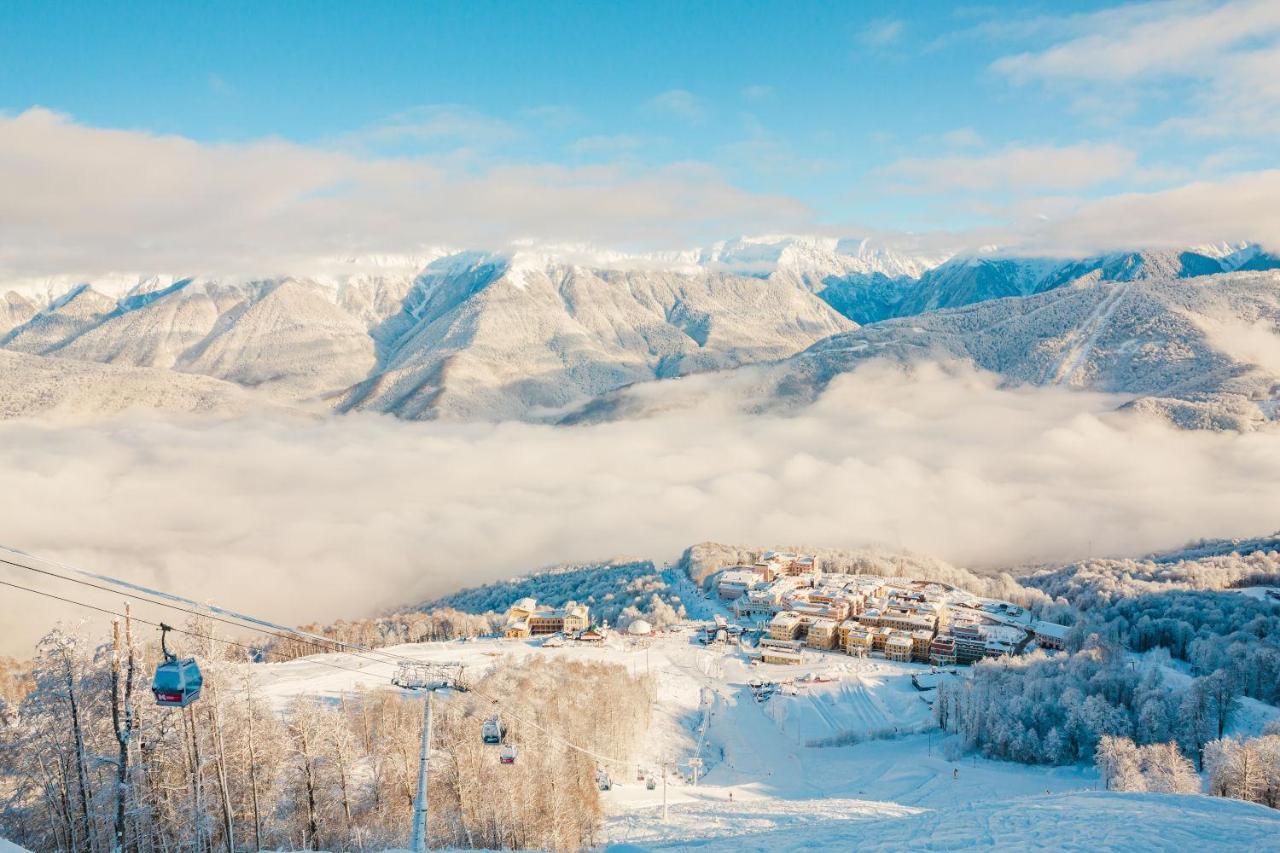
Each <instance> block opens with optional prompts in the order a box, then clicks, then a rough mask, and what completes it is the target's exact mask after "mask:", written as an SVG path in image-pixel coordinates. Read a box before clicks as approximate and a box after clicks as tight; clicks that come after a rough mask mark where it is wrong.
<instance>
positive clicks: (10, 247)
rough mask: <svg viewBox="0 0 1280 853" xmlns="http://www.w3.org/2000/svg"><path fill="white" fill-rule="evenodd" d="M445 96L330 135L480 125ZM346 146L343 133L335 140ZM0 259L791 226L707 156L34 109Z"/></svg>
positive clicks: (227, 265) (210, 261)
mask: <svg viewBox="0 0 1280 853" xmlns="http://www.w3.org/2000/svg"><path fill="white" fill-rule="evenodd" d="M498 133H499V128H496V127H495V126H492V124H491V123H489V122H487V121H486V120H484V119H483V118H481V117H477V116H476V115H474V114H471V113H465V112H462V111H460V110H458V109H453V110H433V111H417V112H415V113H411V114H405V115H403V116H398V117H396V118H395V120H394V121H392V122H390V123H388V124H387V125H385V126H383V127H379V128H376V129H373V130H371V131H369V132H367V133H365V134H363V135H362V136H361V137H360V138H359V139H358V140H347V141H346V143H351V144H357V147H358V145H360V144H364V143H367V142H370V141H374V140H385V139H387V138H390V139H403V138H432V139H450V138H453V139H455V141H456V140H458V139H472V140H475V141H476V142H477V143H478V142H479V140H480V139H482V138H485V137H493V136H495V135H497V134H498ZM346 143H344V144H346ZM0 186H3V187H4V188H5V191H4V192H3V193H2V194H0V272H3V271H5V270H6V269H7V270H9V271H11V272H13V273H17V274H23V275H32V274H36V275H39V274H56V273H73V274H76V273H82V274H83V273H101V272H103V271H106V270H112V269H127V270H143V271H154V272H162V271H175V270H176V271H183V272H189V271H215V272H245V273H250V274H263V273H273V272H294V271H296V269H297V265H298V264H301V263H305V262H306V261H308V260H311V259H314V258H315V257H317V256H325V255H331V254H344V255H345V254H349V253H353V252H354V253H383V252H412V251H414V250H415V249H418V248H422V247H424V246H431V245H454V246H463V247H468V248H496V247H499V246H503V245H505V244H507V243H509V242H511V241H513V240H517V239H527V238H532V239H540V240H546V241H562V242H564V241H568V242H600V243H604V244H607V245H616V244H631V245H634V244H638V243H639V244H646V243H647V244H660V245H671V244H676V245H683V244H686V243H687V242H688V241H689V240H690V239H691V238H699V239H711V238H712V237H720V236H723V235H724V234H726V233H729V234H732V233H736V232H737V231H739V230H743V229H745V230H753V229H761V230H769V229H771V228H777V227H782V228H787V227H800V226H803V225H805V224H808V223H809V222H810V216H809V212H808V210H807V208H806V207H805V206H804V205H802V204H800V203H799V202H797V201H795V200H794V199H789V198H784V197H779V196H771V195H762V194H755V193H750V192H746V191H744V190H741V189H739V188H737V187H734V186H732V185H731V184H729V183H728V182H727V181H725V180H724V178H723V177H722V176H721V175H720V174H719V173H718V172H717V171H716V170H715V169H713V168H711V167H709V166H705V165H699V164H673V165H667V166H661V167H652V168H641V167H633V166H621V165H593V166H583V167H578V168H572V167H566V166H560V165H551V164H512V163H503V162H492V161H490V162H488V163H487V164H486V165H483V166H481V165H477V164H476V163H475V162H473V161H471V160H469V159H468V156H467V152H466V151H465V150H462V151H453V152H450V153H448V154H442V155H440V156H436V157H430V156H422V157H414V158H407V157H388V156H381V157H373V156H362V155H358V154H356V153H353V152H352V149H350V148H345V147H335V148H323V147H315V146H304V145H299V144H295V143H291V142H285V141H282V140H272V139H268V140H263V141H258V142H251V143H243V144H214V145H210V144H201V143H197V142H194V141H192V140H190V139H185V138H182V137H178V136H158V135H154V134H150V133H143V132H137V131H124V130H104V129H100V128H93V127H87V126H84V125H80V124H76V123H75V122H73V121H72V120H71V119H69V118H67V117H65V116H61V115H58V114H55V113H51V112H49V111H47V110H42V109H32V110H28V111H26V112H24V113H22V114H21V115H18V116H16V117H9V118H6V117H4V116H3V115H0Z"/></svg>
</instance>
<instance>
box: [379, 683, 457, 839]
mask: <svg viewBox="0 0 1280 853" xmlns="http://www.w3.org/2000/svg"><path fill="white" fill-rule="evenodd" d="M461 676H462V664H459V663H418V662H414V661H404V662H402V663H401V664H400V667H399V669H398V670H397V671H396V674H395V676H394V677H393V678H392V679H391V683H392V684H394V685H396V686H397V687H403V688H404V689H405V690H420V691H422V692H423V693H424V694H425V696H424V701H423V703H422V744H421V746H420V747H419V753H418V791H417V793H416V794H414V797H413V839H412V841H411V842H410V846H409V849H410V850H413V851H414V853H426V850H427V806H428V802H427V766H428V765H429V764H430V762H431V697H432V694H434V693H435V692H436V691H437V690H448V689H450V688H455V687H457V686H458V684H459V682H460V681H461Z"/></svg>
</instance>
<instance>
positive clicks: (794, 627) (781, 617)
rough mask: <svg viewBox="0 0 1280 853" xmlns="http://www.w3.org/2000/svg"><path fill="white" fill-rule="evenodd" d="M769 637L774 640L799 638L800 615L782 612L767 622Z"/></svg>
mask: <svg viewBox="0 0 1280 853" xmlns="http://www.w3.org/2000/svg"><path fill="white" fill-rule="evenodd" d="M769 636H770V637H772V638H773V639H775V640H794V639H795V638H796V637H798V636H800V614H798V613H795V612H793V611H791V610H784V611H782V612H781V613H779V614H778V615H777V616H774V617H773V620H772V621H771V622H769Z"/></svg>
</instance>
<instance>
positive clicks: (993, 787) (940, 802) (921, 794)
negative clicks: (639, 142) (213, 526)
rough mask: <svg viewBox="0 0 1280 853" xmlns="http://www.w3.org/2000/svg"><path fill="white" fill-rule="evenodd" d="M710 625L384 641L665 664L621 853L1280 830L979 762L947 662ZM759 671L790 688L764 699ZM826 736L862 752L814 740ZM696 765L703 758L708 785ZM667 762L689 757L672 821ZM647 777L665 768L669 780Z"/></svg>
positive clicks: (319, 666)
mask: <svg viewBox="0 0 1280 853" xmlns="http://www.w3.org/2000/svg"><path fill="white" fill-rule="evenodd" d="M698 633H699V626H697V625H686V626H683V627H681V628H679V629H676V630H672V631H668V632H659V633H658V634H656V635H655V636H653V637H643V638H640V637H636V638H632V637H629V636H626V635H618V634H615V635H612V636H611V637H610V638H609V640H608V641H607V642H606V643H605V644H604V645H601V646H590V647H588V646H579V645H575V644H566V645H564V646H561V647H557V648H549V647H546V646H544V645H541V644H540V643H539V642H537V641H506V640H498V639H483V640H477V641H471V642H448V643H424V644H412V645H404V646H398V647H394V648H390V649H386V650H384V651H386V652H388V653H391V654H395V655H403V656H407V657H411V658H413V659H417V660H431V661H458V662H461V663H462V664H463V665H464V666H465V667H466V668H467V670H468V672H469V673H476V672H478V671H480V670H483V669H484V668H485V667H488V666H490V665H491V664H492V663H493V662H494V661H495V660H496V659H498V658H499V657H503V656H512V657H514V658H516V659H520V658H525V657H529V656H533V655H550V656H560V657H566V658H575V659H588V660H598V661H609V662H613V663H617V664H619V665H621V666H625V667H627V668H628V669H630V670H631V671H633V672H648V673H651V674H652V675H653V676H654V677H655V678H656V680H657V699H656V704H655V706H654V709H653V710H654V713H653V722H652V725H651V729H650V732H649V736H648V738H647V739H646V741H645V743H644V744H643V746H642V747H641V749H640V752H639V754H637V755H635V756H633V762H634V763H633V766H631V767H628V768H626V770H625V772H622V773H618V772H616V771H615V772H614V786H613V788H612V790H610V791H608V792H604V793H602V794H601V796H602V802H603V805H604V808H605V812H606V822H605V827H604V836H605V839H606V841H607V842H608V843H610V844H613V845H615V846H614V848H612V849H619V850H621V849H633V850H668V849H687V848H696V849H698V850H707V851H718V850H725V851H730V850H732V851H734V853H739V851H754V850H759V851H766V850H767V851H775V850H800V849H806V850H807V849H833V848H836V849H839V848H845V849H853V848H857V849H870V850H902V849H931V850H959V849H972V848H976V847H981V848H983V849H1009V850H1014V849H1019V850H1021V849H1081V850H1084V849H1125V848H1137V847H1141V848H1143V849H1171V850H1172V849H1185V848H1186V847H1187V846H1190V845H1193V844H1194V845H1195V846H1198V847H1206V846H1207V848H1208V849H1214V848H1215V847H1216V846H1230V847H1231V848H1232V849H1250V848H1255V849H1257V848H1260V847H1262V846H1265V845H1266V844H1268V843H1271V840H1272V839H1273V838H1274V837H1276V836H1275V833H1276V832H1278V831H1280V813H1277V812H1275V811H1271V810H1267V809H1265V808H1262V807H1258V806H1253V805H1250V804H1246V803H1238V802H1235V801H1226V800H1221V799H1212V798H1207V797H1174V796H1167V795H1156V794H1116V793H1109V792H1102V791H1098V790H1096V789H1097V788H1098V786H1099V780H1098V777H1097V774H1096V772H1095V771H1094V770H1093V768H1091V767H1087V766H1083V765H1074V766H1067V767H1049V766H1037V765H1023V764H1015V763H1010V762H1003V761H994V760H987V759H984V758H981V757H978V756H975V755H963V754H962V753H961V752H959V751H958V746H959V744H958V743H956V741H955V738H954V737H952V736H947V735H943V734H942V733H940V732H939V731H937V729H936V728H935V727H933V725H932V723H931V712H930V708H929V705H928V700H929V699H931V698H932V695H933V694H932V693H931V692H927V691H926V692H922V691H918V690H916V689H915V688H914V687H913V685H912V683H911V676H912V675H913V674H918V673H928V672H929V671H930V668H929V667H928V666H925V665H923V664H910V663H894V662H890V661H887V660H883V659H880V658H878V657H872V658H865V659H863V658H852V657H848V656H845V655H843V654H840V653H838V652H821V651H817V650H813V649H806V650H805V656H806V660H805V662H804V664H802V665H798V666H773V665H765V664H759V665H754V666H753V665H751V664H750V663H749V662H748V659H747V656H746V654H745V650H744V649H740V648H738V647H737V646H735V645H732V644H729V645H713V646H703V645H702V644H701V643H699V642H698V641H697V640H696V636H697V635H698ZM331 665H337V666H342V667H348V668H350V670H353V671H348V670H347V669H333V668H331ZM394 670H395V666H394V665H393V664H391V663H386V664H383V663H380V662H376V661H371V660H368V659H365V658H364V657H361V656H357V655H321V656H316V657H312V658H304V659H300V660H296V661H291V662H288V663H282V664H258V665H254V666H253V671H254V673H255V674H256V680H257V686H258V688H259V689H260V690H261V691H262V693H263V694H264V695H266V696H267V697H268V698H269V699H270V700H271V701H272V702H273V703H275V705H276V706H277V707H278V708H279V709H281V710H283V709H284V708H285V707H286V706H287V704H288V702H289V700H290V699H291V698H292V697H294V696H298V695H312V696H319V697H322V698H328V699H332V700H335V701H336V699H337V697H338V696H339V694H340V693H341V692H342V691H346V690H351V689H353V688H354V687H356V686H357V685H359V684H366V685H370V686H373V685H377V684H385V683H386V680H387V679H389V677H390V676H391V674H393V672H394ZM961 673H962V674H961V676H959V677H963V669H962V670H961ZM1166 675H1167V678H1168V679H1169V680H1170V682H1171V683H1172V682H1176V681H1178V680H1180V679H1186V678H1187V676H1186V674H1185V673H1182V672H1181V671H1179V670H1178V669H1176V668H1175V667H1168V668H1167V673H1166ZM753 681H757V682H759V681H763V682H772V683H777V684H779V685H781V689H779V690H778V691H776V692H774V693H773V694H772V696H771V697H770V698H767V699H765V700H764V701H757V700H756V698H755V695H754V693H753V691H752V688H751V682H753ZM446 701H447V700H446ZM1276 713H1277V709H1275V708H1271V707H1269V706H1264V705H1262V704H1261V703H1258V702H1256V701H1254V700H1244V701H1243V702H1242V706H1241V710H1240V712H1239V722H1240V725H1242V726H1244V727H1245V728H1246V729H1249V730H1251V731H1252V730H1256V729H1257V728H1260V726H1261V725H1262V723H1263V722H1265V720H1266V719H1269V718H1270V717H1272V716H1274V715H1275V714H1276ZM821 742H828V743H830V742H837V743H848V744H851V745H845V746H816V745H813V744H816V743H821ZM949 756H950V757H949ZM694 757H697V758H700V759H701V761H702V767H701V778H700V779H699V780H698V784H697V785H696V786H695V785H694V784H693V783H692V778H691V776H692V769H693V767H692V765H691V764H690V759H691V758H694ZM664 761H669V762H672V765H671V766H672V767H673V770H672V772H671V773H670V774H669V775H668V778H667V780H666V782H667V784H666V792H665V795H666V803H667V810H668V817H667V820H666V821H664V820H663V817H662V811H663V806H662V804H663V796H664V792H663V785H662V782H661V769H660V768H661V767H662V765H663V763H664ZM637 773H640V774H641V775H643V776H648V775H654V776H656V777H658V778H659V783H658V785H657V787H656V788H655V790H652V791H650V790H648V789H647V788H646V786H645V784H644V783H643V782H642V781H638V780H637ZM1153 839H1159V840H1158V841H1153ZM625 845H631V846H630V847H626V846H625ZM1161 845H1164V846H1163V847H1162V846H1161Z"/></svg>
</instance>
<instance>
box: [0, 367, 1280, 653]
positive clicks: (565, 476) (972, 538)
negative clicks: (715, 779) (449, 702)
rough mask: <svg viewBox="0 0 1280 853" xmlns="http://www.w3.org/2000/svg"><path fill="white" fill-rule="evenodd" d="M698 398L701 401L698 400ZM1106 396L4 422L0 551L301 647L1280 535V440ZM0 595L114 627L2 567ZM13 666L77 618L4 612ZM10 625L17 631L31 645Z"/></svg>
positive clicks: (899, 380)
mask: <svg viewBox="0 0 1280 853" xmlns="http://www.w3.org/2000/svg"><path fill="white" fill-rule="evenodd" d="M695 381H708V380H707V379H706V378H704V377H699V378H696V380H695ZM1121 402H1123V401H1122V400H1119V399H1117V398H1115V397H1109V396H1104V395H1099V394H1088V393H1081V392H1074V391H1068V390H1062V389H1045V388H1002V387H1000V386H999V384H998V382H997V379H996V378H995V377H993V376H991V375H988V374H981V373H977V372H974V371H972V370H971V369H967V368H963V367H956V366H946V367H944V366H940V365H925V366H918V367H916V368H913V369H912V370H910V371H909V372H906V371H904V370H903V369H902V368H900V367H896V366H891V365H888V364H882V363H871V364H868V365H866V366H864V367H863V368H862V369H860V370H858V371H857V372H855V373H853V374H850V375H847V376H843V377H841V378H840V379H839V380H838V381H837V382H835V383H834V384H833V385H832V386H831V388H830V390H829V391H828V392H827V393H826V395H825V396H824V397H823V398H822V399H820V400H819V401H818V402H817V403H816V404H815V405H813V406H811V407H809V408H807V409H805V410H803V411H802V412H800V413H798V414H794V415H790V416H780V415H764V416H762V415H755V416H748V415H744V414H741V413H739V412H738V411H736V410H734V408H733V407H731V406H721V405H717V404H716V403H715V402H714V400H713V402H710V403H707V404H705V405H703V406H702V407H700V408H698V409H695V410H684V411H679V412H672V413H669V414H666V415H662V416H660V417H657V418H652V419H647V420H639V421H631V422H620V423H612V424H604V425H598V426H589V427H559V428H557V427H548V426H537V425H529V424H518V423H505V424H498V425H476V424H446V423H407V422H401V421H397V420H394V419H391V418H388V417H382V416H374V415H349V416H342V417H332V418H327V419H305V418H301V417H299V418H290V417H287V416H272V417H249V418H242V419H237V420H222V421H216V422H215V421H209V420H199V419H192V418H183V419H159V418H157V416H155V415H147V414H138V415H135V416H127V417H120V418H114V419H110V420H100V421H91V422H86V421H77V422H63V423H53V422H49V421H48V420H43V421H39V422H36V421H10V422H6V423H3V424H0V478H2V479H0V482H3V484H4V488H3V489H0V542H2V543H3V544H5V545H8V546H11V547H16V548H21V549H23V550H26V551H28V552H31V553H33V554H39V555H44V556H48V557H52V558H56V559H58V560H62V561H65V562H68V563H73V564H75V565H78V566H81V567H83V568H87V569H90V570H94V571H100V572H104V573H107V574H111V575H114V576H117V577H123V578H128V579H130V580H133V581H136V582H140V583H144V584H148V585H153V586H157V587H159V588H162V589H166V590H171V591H174V592H177V593H179V594H182V595H185V596H187V597H190V598H195V599H199V600H202V601H211V602H214V603H217V604H220V605H223V606H226V607H231V608H234V609H238V610H245V611H250V612H253V613H255V614H257V615H261V616H264V617H267V618H271V619H275V620H282V621H287V622H290V623H298V622H303V621H309V620H314V619H319V620H332V619H336V618H339V617H358V616H364V615H369V614H371V613H373V612H376V611H378V610H380V609H383V608H387V607H393V606H403V605H411V604H413V603H415V602H418V601H421V600H423V599H425V598H427V597H430V596H433V595H436V594H440V593H444V592H447V591H450V590H453V589H456V588H458V587H462V586H469V585H474V584H479V583H483V582H485V581H489V580H494V579H497V578H502V577H508V576H510V575H512V574H514V573H518V572H523V571H526V570H529V569H532V568H535V567H538V566H541V565H546V564H550V563H557V562H570V561H586V560H594V559H603V558H609V557H613V556H639V557H650V558H653V559H656V560H665V559H674V558H675V557H676V556H677V555H678V554H679V552H680V551H681V549H683V548H684V547H685V546H687V545H689V544H691V543H694V542H698V541H704V540H717V541H724V542H735V543H743V544H759V545H770V544H795V545H799V544H814V545H822V546H830V547H857V546H859V545H865V544H881V545H888V546H901V547H903V548H908V549H911V550H915V551H919V552H924V553H929V554H933V555H936V556H939V557H942V558H944V559H947V560H950V561H952V562H955V563H957V564H961V565H967V566H972V567H975V568H979V569H995V568H1001V567H1008V566H1011V565H1015V564H1020V563H1025V562H1029V561H1052V560H1065V559H1072V558H1078V557H1084V556H1086V555H1087V554H1092V555H1095V556H1097V555H1103V554H1108V555H1132V554H1138V553H1142V552H1146V551H1150V550H1153V549H1158V548H1165V547H1174V546H1177V545H1179V544H1182V543H1184V542H1186V541H1188V540H1190V539H1195V538H1200V537H1217V536H1245V535H1256V534H1261V533H1265V532H1269V531H1270V530H1272V529H1273V528H1274V527H1275V525H1276V520H1275V509H1276V507H1277V506H1280V441H1277V440H1276V437H1275V435H1274V434H1269V433H1266V432H1260V433H1251V434H1238V433H1213V432H1207V431H1182V430H1178V429H1176V428H1173V427H1171V426H1169V425H1167V424H1165V423H1164V422H1160V421H1156V420H1152V419H1147V418H1143V417H1139V416H1137V415H1131V414H1126V413H1123V412H1120V413H1117V412H1115V411H1113V410H1114V409H1115V407H1116V406H1117V405H1118V404H1119V403H1121ZM0 578H3V579H9V580H13V581H15V582H19V583H24V584H28V585H36V586H39V587H41V588H43V589H50V590H56V591H58V592H61V593H64V594H68V595H71V596H72V597H79V598H81V599H83V600H89V601H94V602H98V603H107V604H112V605H115V606H118V605H119V602H118V601H115V600H114V599H113V598H112V597H111V596H109V595H106V594H98V593H94V592H92V591H89V590H84V589H83V588H80V587H73V586H70V585H67V584H60V585H59V584H58V582H56V581H52V580H49V579H47V578H39V577H36V576H33V575H31V574H29V573H26V572H19V571H18V570H16V569H10V568H8V567H3V568H0ZM0 594H3V595H4V596H5V597H6V599H7V600H8V601H9V603H8V604H7V605H6V613H7V614H8V617H7V618H6V622H7V623H9V624H8V625H7V627H8V628H9V630H7V631H6V632H5V634H4V637H3V640H2V644H3V645H2V646H0V653H7V654H16V655H20V656H23V657H25V656H28V655H29V654H30V652H31V646H32V643H33V642H34V641H35V640H36V639H37V638H38V637H39V636H40V634H41V633H42V632H43V630H45V629H46V628H47V627H48V626H49V625H50V624H51V623H52V621H53V620H55V619H57V618H62V619H69V618H72V611H71V610H69V608H67V607H66V606H60V605H55V604H54V603H52V602H47V601H43V600H40V599H36V598H35V597H32V596H28V595H27V594H26V593H22V592H19V591H17V590H13V589H5V590H3V591H2V592H0ZM14 623H16V624H14Z"/></svg>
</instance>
